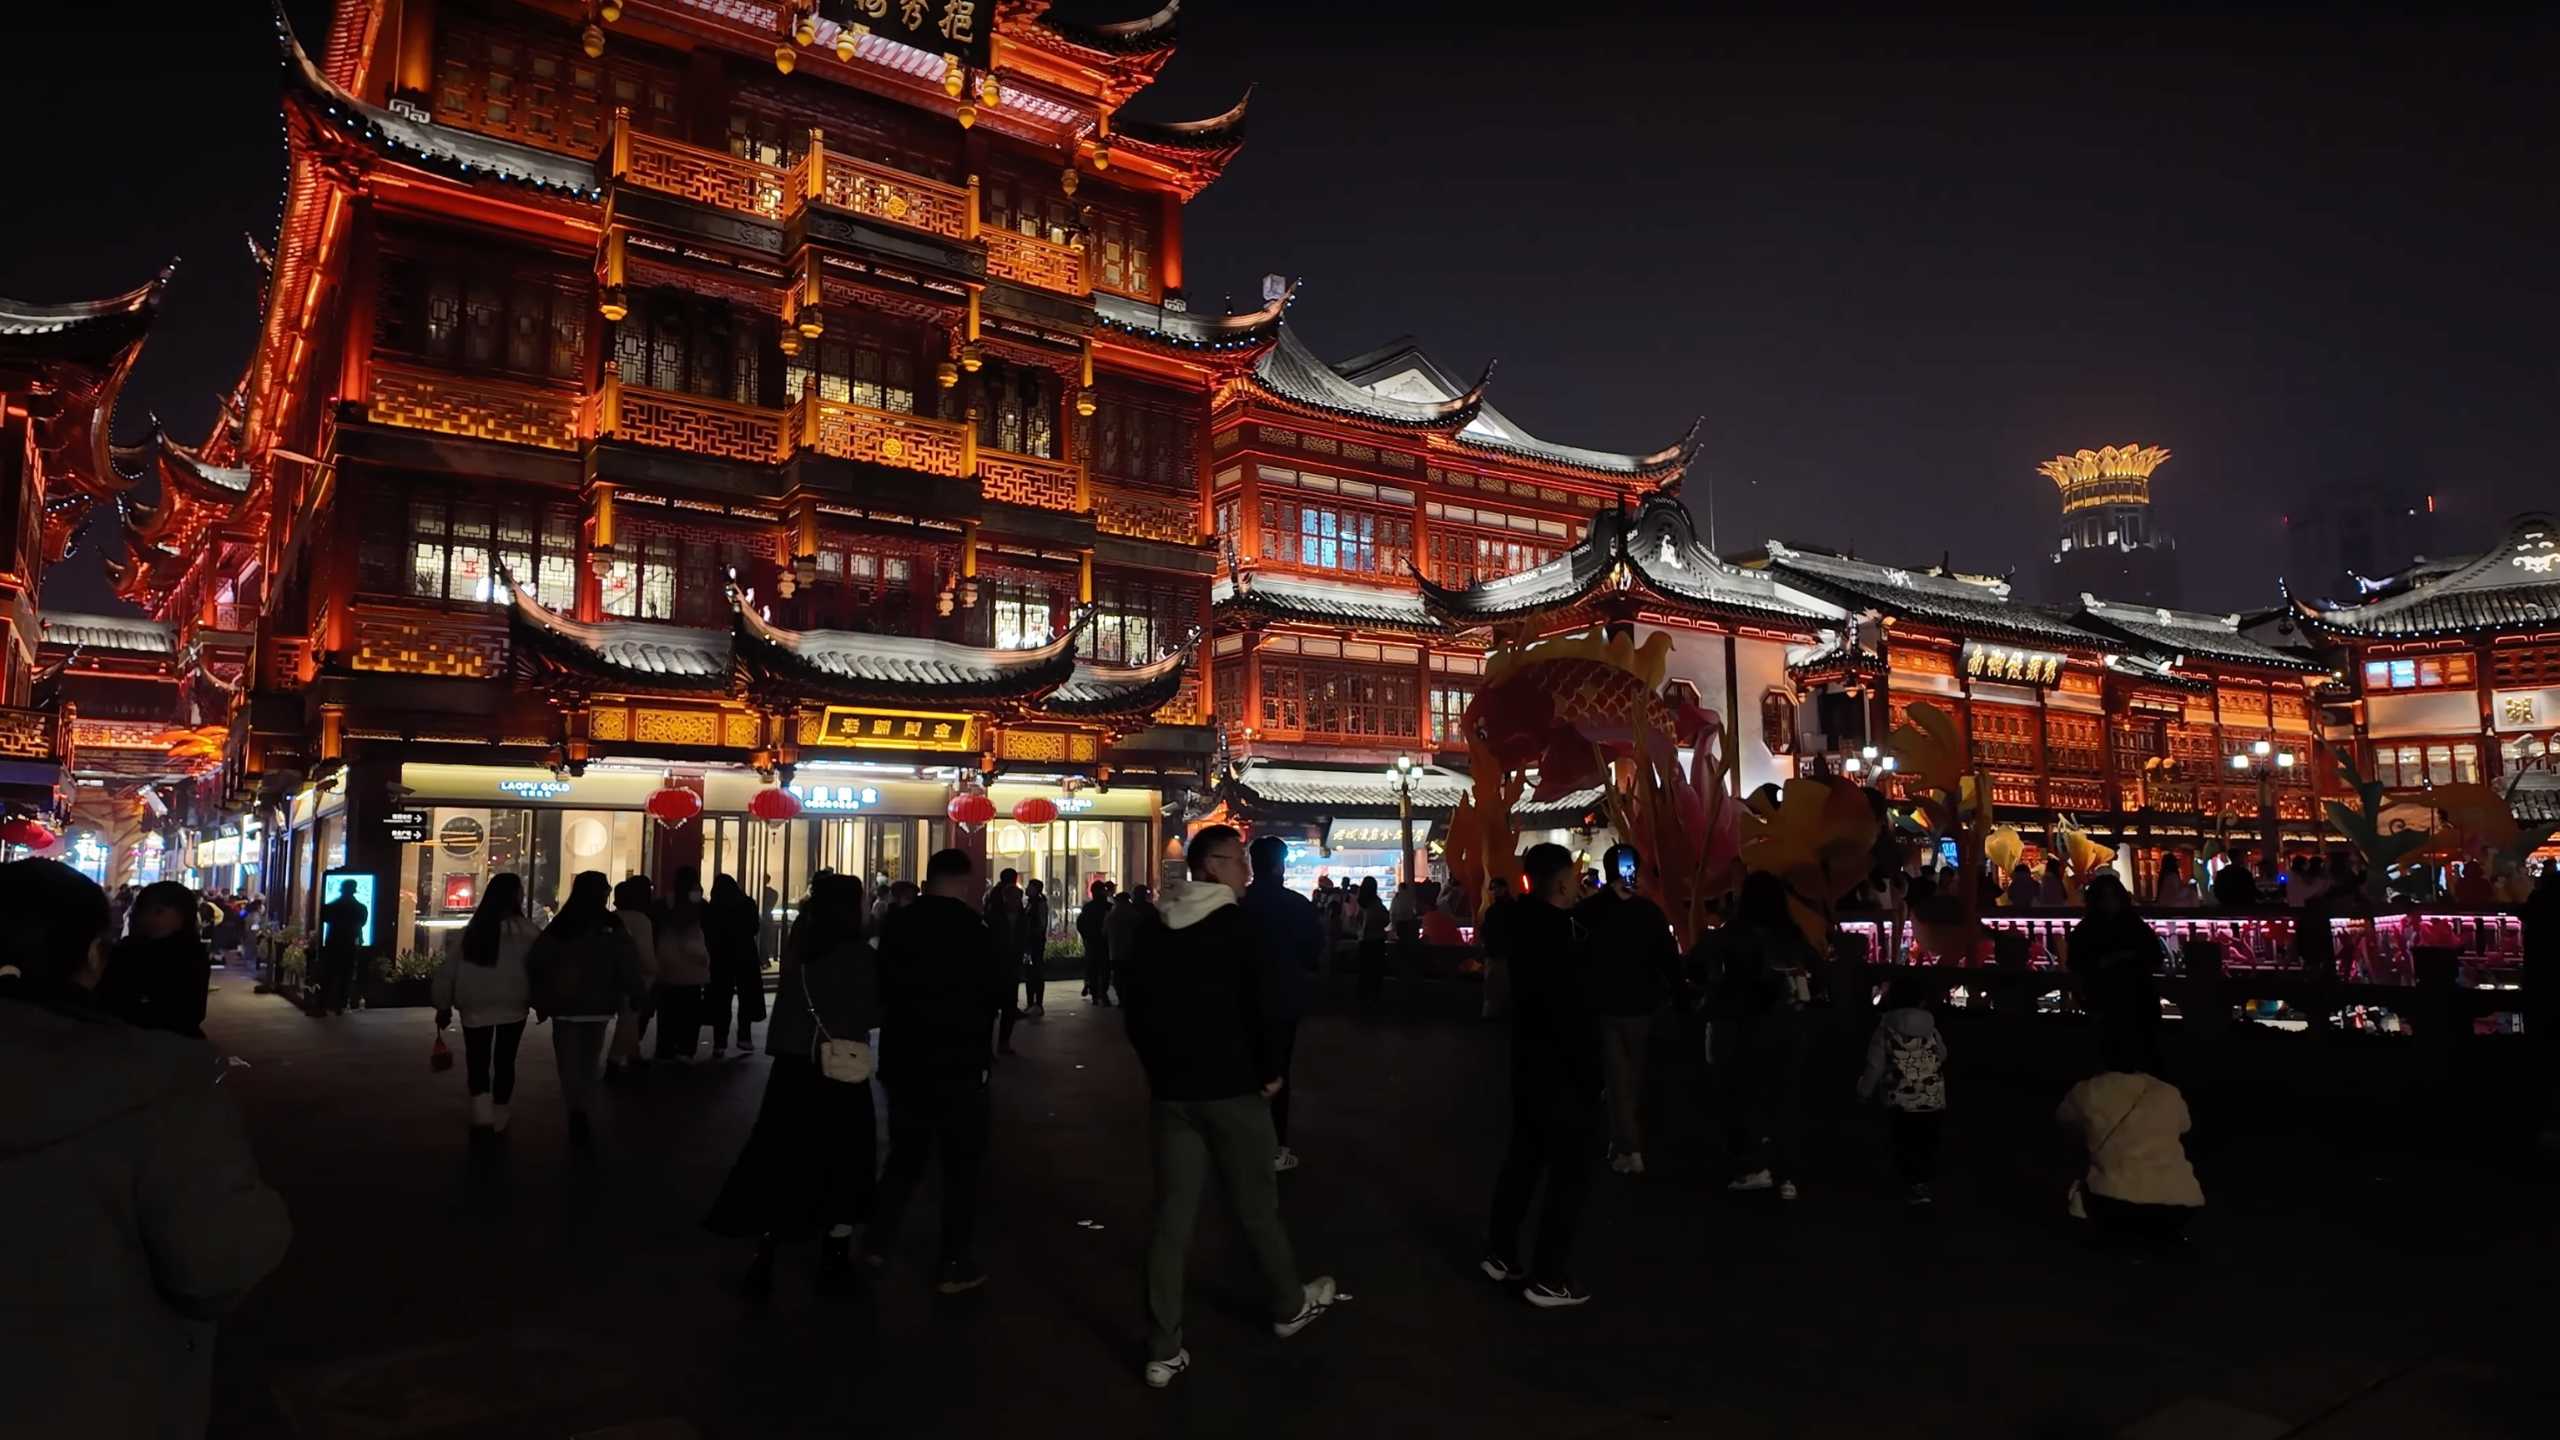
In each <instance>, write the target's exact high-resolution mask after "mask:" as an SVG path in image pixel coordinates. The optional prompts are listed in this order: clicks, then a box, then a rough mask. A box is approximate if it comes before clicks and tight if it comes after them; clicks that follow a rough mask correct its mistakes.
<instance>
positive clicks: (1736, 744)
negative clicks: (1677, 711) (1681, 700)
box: [1724, 630, 1743, 796]
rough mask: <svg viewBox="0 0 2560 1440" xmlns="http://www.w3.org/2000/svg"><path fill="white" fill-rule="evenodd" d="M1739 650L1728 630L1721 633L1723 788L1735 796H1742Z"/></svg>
mask: <svg viewBox="0 0 2560 1440" xmlns="http://www.w3.org/2000/svg"><path fill="white" fill-rule="evenodd" d="M1740 664H1741V650H1740V648H1739V647H1738V645H1737V644H1736V643H1735V640H1734V635H1733V632H1732V631H1731V630H1727V631H1725V632H1724V707H1725V716H1724V748H1725V765H1724V769H1725V788H1726V789H1728V790H1729V791H1731V792H1732V793H1733V794H1735V795H1737V796H1738V795H1740V794H1741V793H1742V735H1743V729H1742V671H1741V668H1740Z"/></svg>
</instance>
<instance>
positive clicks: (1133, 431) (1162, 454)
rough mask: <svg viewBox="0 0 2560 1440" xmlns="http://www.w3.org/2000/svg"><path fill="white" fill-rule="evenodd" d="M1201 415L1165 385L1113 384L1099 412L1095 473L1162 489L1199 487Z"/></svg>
mask: <svg viewBox="0 0 2560 1440" xmlns="http://www.w3.org/2000/svg"><path fill="white" fill-rule="evenodd" d="M1199 435H1200V421H1199V417H1198V416H1197V415H1195V414H1193V413H1192V411H1191V408H1190V407H1189V406H1188V405H1187V404H1185V403H1184V401H1183V400H1182V398H1181V397H1179V396H1176V395H1172V394H1169V393H1167V392H1164V391H1158V390H1147V391H1143V392H1140V391H1137V390H1135V389H1134V388H1124V387H1121V386H1111V387H1107V388H1105V389H1104V390H1103V392H1102V394H1101V395H1100V396H1099V397H1098V405H1097V408H1096V409H1095V412H1094V417H1093V454H1092V456H1091V457H1090V458H1091V462H1092V468H1093V473H1094V474H1096V475H1099V476H1104V477H1107V478H1109V479H1114V480H1122V481H1129V482H1133V483H1136V484H1140V485H1147V486H1152V487H1154V488H1156V489H1161V490H1179V491H1182V492H1184V493H1196V489H1197V487H1198V485H1199V466H1198V456H1199V450H1198V448H1197V445H1198V440H1199Z"/></svg>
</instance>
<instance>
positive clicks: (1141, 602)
mask: <svg viewBox="0 0 2560 1440" xmlns="http://www.w3.org/2000/svg"><path fill="white" fill-rule="evenodd" d="M1198 611H1199V606H1198V601H1197V598H1196V595H1195V594H1194V592H1192V591H1189V590H1185V589H1183V588H1182V587H1180V586H1175V585H1153V584H1148V583H1145V582H1143V581H1137V580H1121V579H1105V580H1100V581H1097V582H1096V583H1095V585H1094V587H1093V612H1094V613H1093V623H1092V624H1091V625H1090V626H1088V627H1087V628H1086V630H1085V634H1084V639H1083V640H1082V641H1081V642H1079V645H1078V648H1077V651H1076V653H1077V654H1079V655H1081V656H1083V657H1084V658H1086V659H1088V660H1098V661H1101V662H1103V663H1106V664H1113V665H1143V664H1145V663H1147V662H1148V661H1150V660H1154V659H1157V658H1159V657H1160V656H1162V655H1163V654H1164V653H1165V652H1166V651H1168V650H1171V649H1172V648H1173V647H1174V646H1176V645H1179V644H1181V643H1182V641H1183V639H1184V638H1185V637H1187V636H1188V635H1189V634H1190V633H1191V626H1192V623H1193V620H1192V617H1193V616H1194V615H1196V614H1197V613H1198Z"/></svg>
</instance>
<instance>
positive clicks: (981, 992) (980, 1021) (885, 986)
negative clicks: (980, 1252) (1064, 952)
mask: <svg viewBox="0 0 2560 1440" xmlns="http://www.w3.org/2000/svg"><path fill="white" fill-rule="evenodd" d="M924 874H925V879H924V893H923V894H921V895H919V896H917V897H916V899H915V901H914V903H912V904H910V905H908V906H907V907H906V908H904V909H902V910H894V911H891V912H890V914H889V917H888V919H887V920H885V921H883V922H882V924H881V927H880V1080H881V1083H882V1084H884V1085H885V1086H887V1087H888V1091H889V1163H888V1165H887V1166H886V1167H884V1168H883V1170H882V1172H881V1175H880V1194H879V1200H878V1202H877V1205H876V1207H875V1209H874V1212H873V1216H872V1221H871V1228H870V1230H869V1231H868V1232H867V1233H865V1234H864V1236H863V1248H864V1250H865V1251H866V1259H867V1260H868V1261H869V1263H871V1264H873V1265H879V1264H882V1263H884V1260H885V1257H886V1256H887V1255H888V1254H889V1252H890V1250H891V1248H892V1247H893V1246H894V1245H895V1244H896V1241H897V1235H898V1228H899V1225H900V1223H901V1221H902V1220H903V1218H904V1216H905V1213H906V1207H907V1201H908V1199H909V1198H910V1196H911V1195H912V1193H913V1192H914V1190H915V1187H916V1184H917V1182H918V1181H920V1180H922V1179H923V1178H924V1168H925V1165H926V1163H927V1161H929V1160H930V1159H932V1158H933V1155H934V1153H935V1152H936V1151H939V1152H940V1153H941V1159H942V1236H941V1258H940V1261H939V1262H938V1264H937V1265H936V1267H935V1278H934V1288H935V1289H937V1290H939V1291H941V1292H942V1293H943V1294H945V1295H957V1294H959V1293H961V1292H962V1291H966V1290H975V1289H976V1288H978V1287H979V1286H981V1285H984V1284H985V1283H987V1277H986V1272H985V1271H983V1270H980V1269H979V1268H978V1261H977V1256H976V1253H975V1242H976V1239H977V1226H978V1188H979V1184H980V1182H981V1180H982V1178H983V1175H984V1171H985V1169H986V1163H987V1146H988V1139H989V1137H988V1124H989V1114H988V1108H987V1073H988V1067H990V1066H991V1065H993V1064H994V1063H995V1059H994V1056H993V1055H991V1054H990V1053H989V1052H988V1048H987V1035H988V1032H989V1031H990V1030H992V1029H993V1028H994V1026H995V1023H996V1017H997V1015H998V1014H1000V1013H1001V1012H1003V1011H1004V1010H1007V1009H1009V1008H1011V1000H1010V996H1011V993H1012V987H1013V985H1014V975H1015V971H1016V960H1015V956H1016V954H1017V953H1018V952H1016V951H1014V950H1012V949H1010V948H1009V947H1008V946H1005V945H999V944H998V943H997V941H996V937H995V936H994V935H993V934H992V933H990V931H989V930H988V927H987V922H986V920H985V919H984V918H983V916H982V915H981V913H980V911H979V907H978V906H977V905H975V904H973V903H972V901H973V900H974V899H975V898H976V896H977V866H976V862H975V861H973V860H971V859H970V858H969V852H967V851H965V850H941V851H936V852H935V853H934V856H933V858H932V859H930V860H928V861H926V862H925V872H924Z"/></svg>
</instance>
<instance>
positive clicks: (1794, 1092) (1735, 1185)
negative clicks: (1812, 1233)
mask: <svg viewBox="0 0 2560 1440" xmlns="http://www.w3.org/2000/svg"><path fill="white" fill-rule="evenodd" d="M2030 883H2033V882H2032V881H2030ZM1708 950H1709V959H1710V962H1711V964H1712V967H1713V976H1712V978H1711V979H1710V981H1709V986H1710V999H1709V1002H1708V1015H1709V1016H1710V1017H1711V1019H1712V1021H1713V1024H1712V1026H1711V1028H1710V1029H1709V1031H1708V1043H1709V1046H1710V1050H1709V1057H1708V1058H1709V1059H1710V1060H1711V1061H1712V1062H1713V1063H1714V1065H1715V1067H1716V1075H1717V1081H1718V1084H1719V1087H1720V1088H1721V1089H1722V1090H1723V1091H1724V1094H1725V1102H1726V1110H1727V1118H1726V1138H1727V1140H1728V1141H1729V1142H1730V1144H1731V1145H1732V1148H1733V1154H1734V1159H1735V1162H1736V1164H1737V1166H1738V1168H1739V1169H1740V1171H1741V1173H1740V1174H1739V1175H1737V1176H1736V1177H1735V1178H1734V1179H1733V1181H1732V1182H1731V1183H1729V1184H1728V1185H1727V1186H1726V1187H1725V1188H1726V1189H1728V1190H1738V1191H1750V1190H1768V1189H1772V1188H1774V1189H1776V1190H1777V1192H1778V1198H1779V1199H1781V1200H1793V1199H1795V1198H1796V1177H1797V1167H1798V1165H1799V1163H1800V1161H1801V1160H1802V1156H1801V1155H1800V1153H1799V1147H1800V1145H1801V1143H1802V1139H1803V1133H1804V1061H1805V1048H1806V1041H1807V1038H1808V1037H1807V1035H1806V1033H1805V1016H1804V1009H1805V1006H1806V1005H1807V1004H1808V1003H1809V1002H1810V1001H1811V998H1812V993H1813V984H1812V974H1813V966H1814V963H1815V961H1816V959H1817V958H1818V957H1817V956H1816V955H1815V954H1814V950H1813V946H1812V945H1811V944H1810V943H1808V942H1807V941H1806V940H1805V938H1804V932H1803V931H1801V930H1799V929H1797V928H1796V921H1795V916H1794V914H1793V913H1792V912H1791V911H1790V910H1789V909H1788V906H1787V886H1786V882H1785V881H1783V880H1781V879H1779V878H1778V877H1777V876H1775V875H1772V874H1770V873H1768V872H1767V871H1763V870H1755V871H1752V872H1751V873H1750V874H1748V875H1746V876H1744V877H1743V881H1742V892H1741V894H1740V895H1739V896H1738V897H1737V898H1736V900H1735V903H1734V915H1733V920H1732V921H1731V922H1730V923H1729V924H1727V925H1726V926H1725V927H1724V928H1723V929H1722V930H1720V931H1718V932H1716V935H1715V938H1714V941H1713V943H1712V944H1711V945H1710V946H1709V947H1708Z"/></svg>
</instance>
